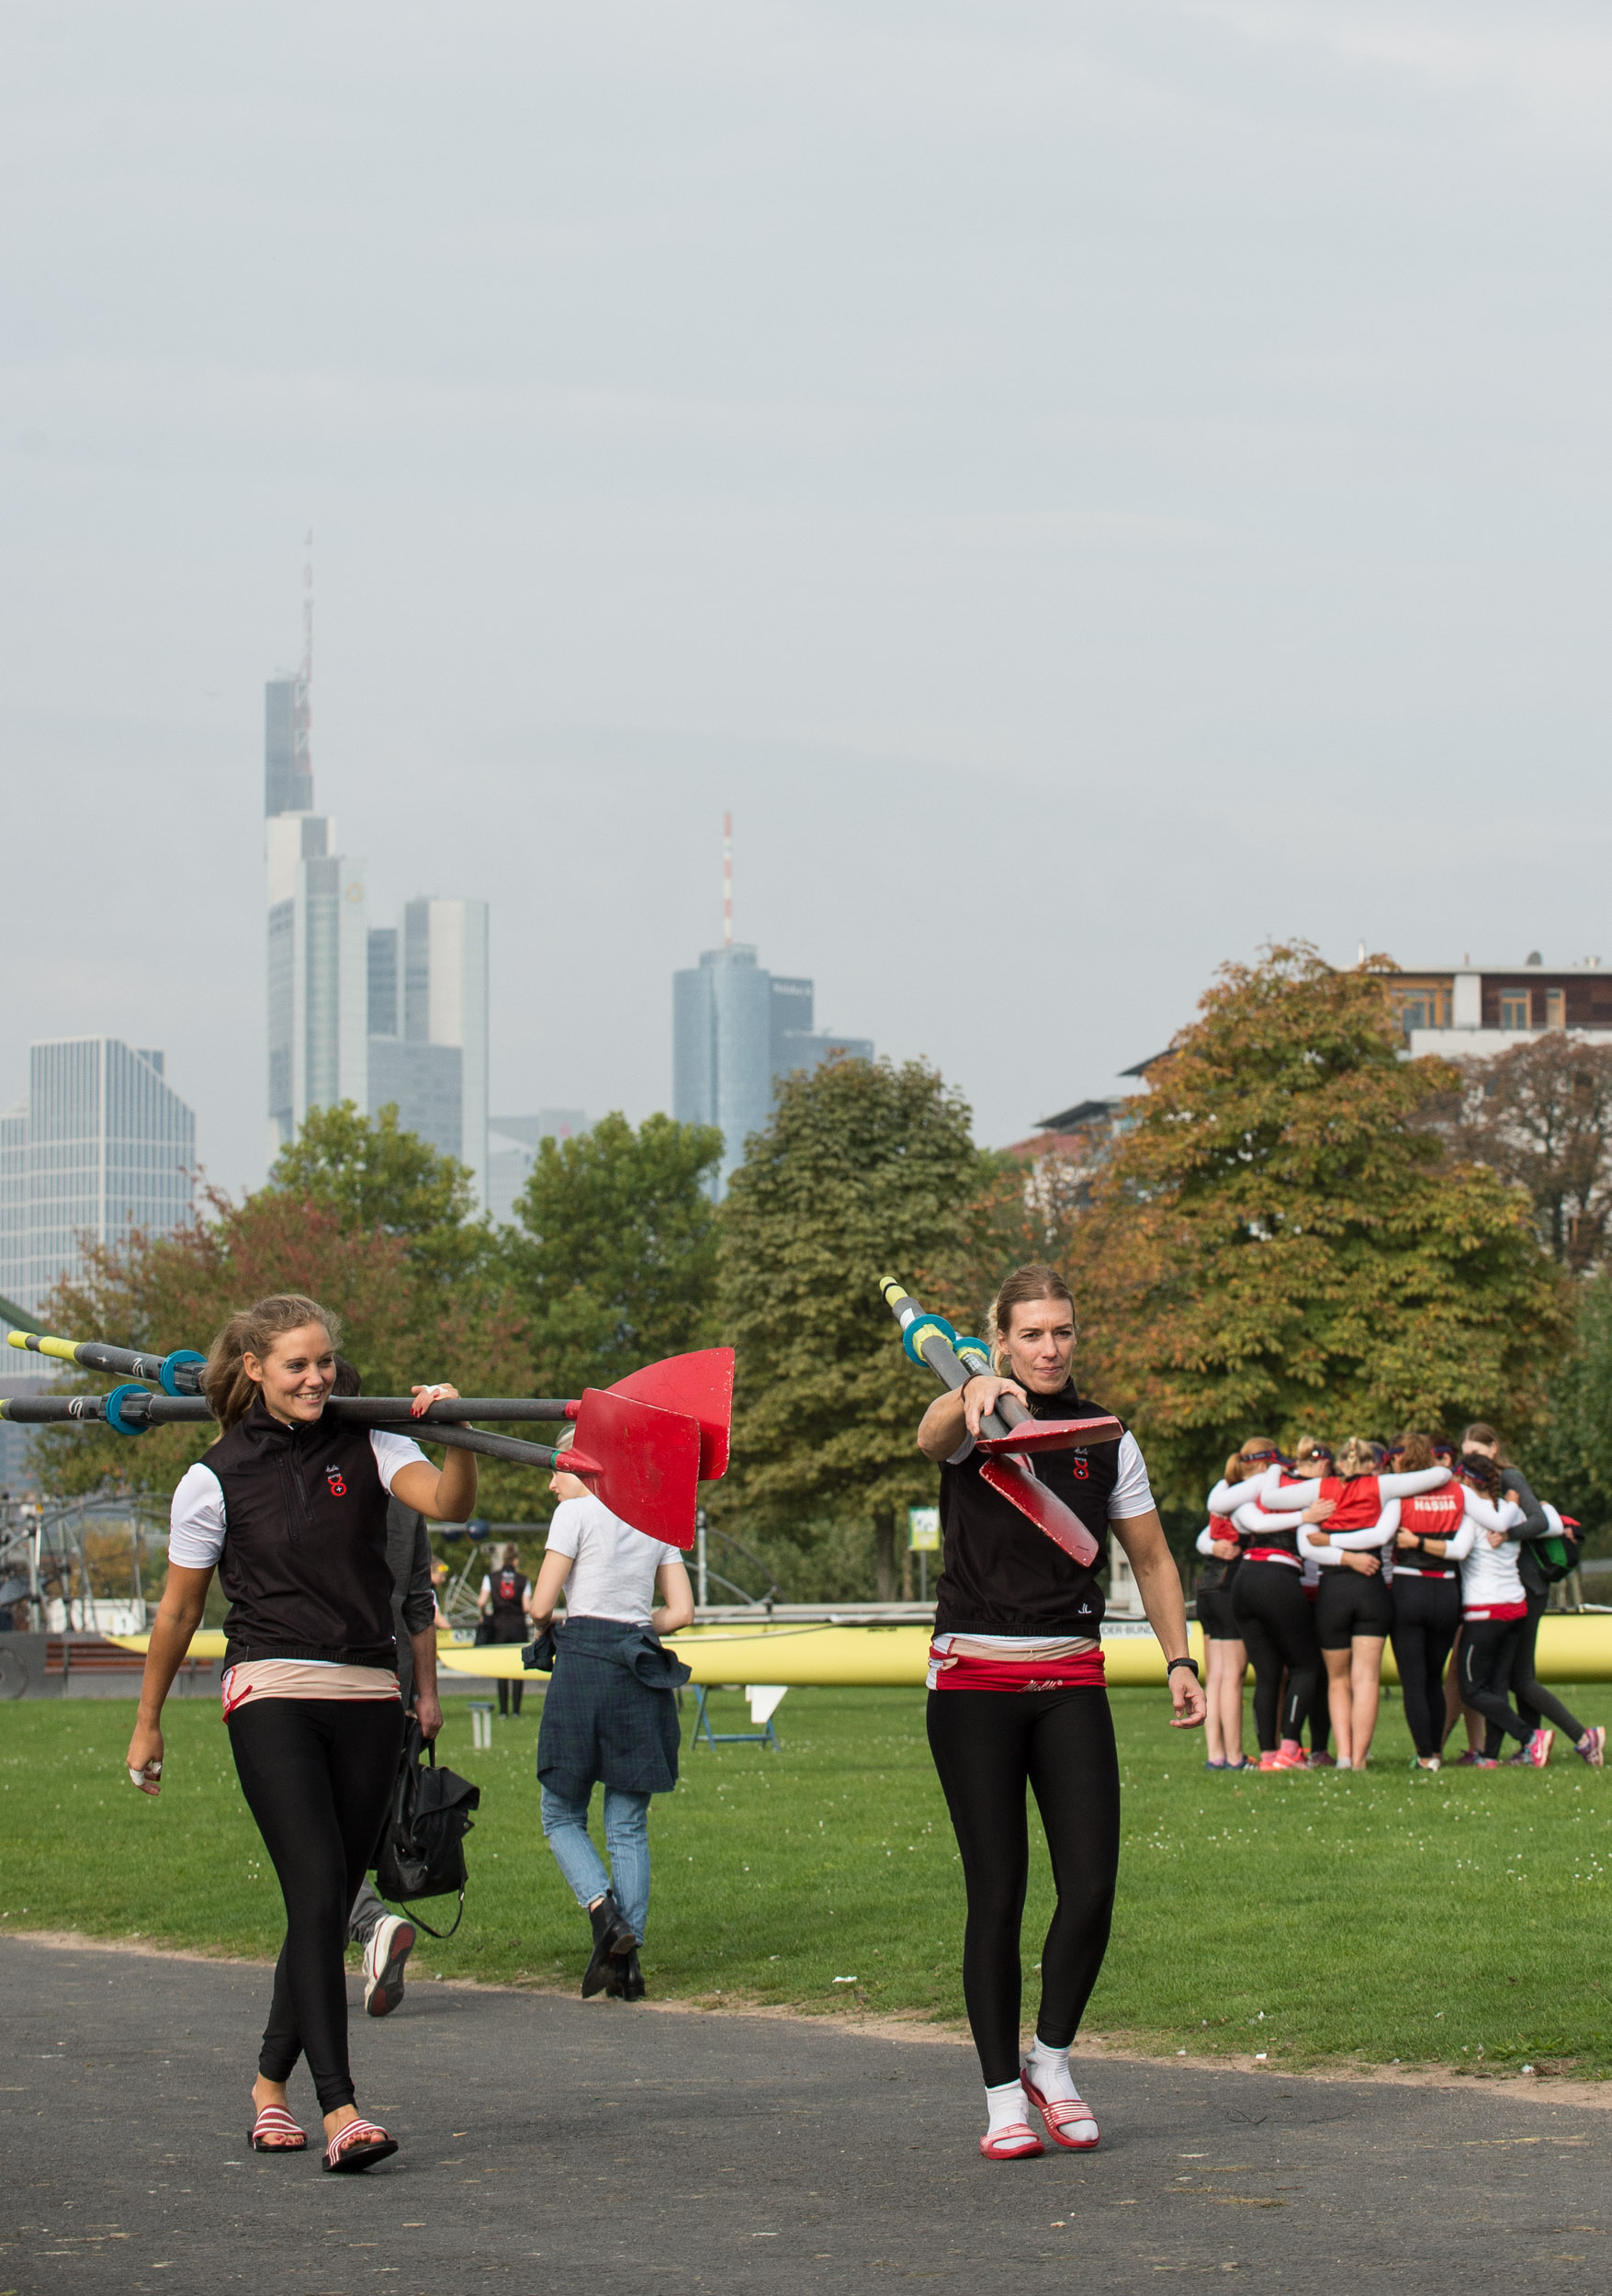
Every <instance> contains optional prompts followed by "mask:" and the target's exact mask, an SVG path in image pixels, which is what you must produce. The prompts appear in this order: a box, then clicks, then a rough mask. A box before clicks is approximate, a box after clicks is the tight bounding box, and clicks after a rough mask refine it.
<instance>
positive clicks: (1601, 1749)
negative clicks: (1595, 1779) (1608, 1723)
mask: <svg viewBox="0 0 1612 2296" xmlns="http://www.w3.org/2000/svg"><path fill="white" fill-rule="evenodd" d="M1574 1750H1575V1751H1576V1752H1578V1753H1580V1754H1582V1755H1583V1756H1584V1759H1585V1761H1586V1762H1588V1764H1589V1766H1590V1768H1591V1769H1592V1770H1599V1769H1601V1768H1602V1767H1603V1765H1604V1764H1605V1762H1606V1731H1605V1730H1603V1729H1602V1727H1601V1725H1600V1724H1599V1723H1598V1722H1597V1723H1596V1724H1595V1727H1594V1729H1591V1730H1586V1731H1585V1732H1584V1736H1583V1737H1582V1738H1580V1740H1579V1742H1578V1745H1577V1747H1576V1748H1575V1749H1574Z"/></svg>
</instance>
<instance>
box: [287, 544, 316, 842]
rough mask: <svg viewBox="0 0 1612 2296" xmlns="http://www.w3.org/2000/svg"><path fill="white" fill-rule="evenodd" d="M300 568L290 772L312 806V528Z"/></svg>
mask: <svg viewBox="0 0 1612 2296" xmlns="http://www.w3.org/2000/svg"><path fill="white" fill-rule="evenodd" d="M303 547H304V549H306V550H307V552H308V556H307V558H306V559H305V560H303V564H302V666H301V668H300V669H299V671H298V673H297V698H296V703H295V707H294V710H293V716H292V728H291V746H292V765H291V772H292V775H293V776H294V778H295V779H297V780H299V781H303V780H305V781H306V782H307V784H308V803H309V805H310V806H311V805H312V803H313V528H312V527H311V526H310V527H309V529H308V534H307V537H306V539H305V542H304V545H303Z"/></svg>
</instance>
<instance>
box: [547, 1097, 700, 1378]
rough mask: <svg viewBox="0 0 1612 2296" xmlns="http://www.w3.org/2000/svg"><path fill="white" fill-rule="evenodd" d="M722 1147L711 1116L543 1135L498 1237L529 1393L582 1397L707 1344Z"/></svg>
mask: <svg viewBox="0 0 1612 2296" xmlns="http://www.w3.org/2000/svg"><path fill="white" fill-rule="evenodd" d="M721 1153H722V1136H721V1134H720V1133H719V1132H717V1131H715V1130H714V1129H713V1128H712V1127H711V1126H710V1125H686V1124H675V1123H673V1121H672V1119H671V1117H670V1116H659V1115H657V1116H649V1117H648V1118H647V1119H646V1120H645V1122H644V1123H643V1125H641V1126H640V1127H639V1128H638V1130H637V1131H636V1132H635V1131H634V1129H633V1127H632V1125H629V1124H628V1123H627V1121H626V1117H625V1116H621V1115H610V1116H605V1117H604V1118H603V1119H602V1121H601V1122H600V1123H598V1124H596V1125H594V1126H593V1128H592V1131H591V1132H588V1133H585V1134H584V1135H583V1136H582V1137H581V1138H579V1139H574V1140H545V1141H544V1142H543V1144H542V1146H541V1147H540V1148H539V1149H538V1152H537V1161H536V1163H535V1165H534V1166H533V1169H532V1172H531V1176H530V1178H529V1179H528V1180H527V1182H526V1185H525V1187H524V1190H523V1191H522V1193H521V1195H520V1197H519V1199H518V1201H517V1203H516V1205H515V1225H514V1226H513V1227H510V1228H506V1229H505V1230H504V1231H503V1235H502V1256H503V1262H504V1266H505V1268H506V1269H507V1272H508V1278H509V1285H510V1295H511V1302H512V1306H513V1310H514V1312H515V1313H517V1314H518V1315H519V1317H520V1318H521V1321H522V1324H523V1327H524V1335H525V1336H524V1345H525V1349H526V1360H527V1363H528V1364H529V1366H530V1374H531V1376H532V1380H533V1385H532V1386H531V1387H530V1388H529V1389H528V1390H527V1392H528V1393H540V1394H547V1395H580V1394H581V1391H582V1389H583V1388H584V1387H587V1386H592V1387H606V1386H609V1385H610V1384H611V1382H612V1381H613V1380H616V1379H620V1378H623V1377H625V1375H626V1374H627V1373H628V1372H630V1371H637V1369H638V1367H639V1366H640V1365H641V1364H644V1363H653V1362H655V1361H656V1360H657V1359H658V1358H659V1357H660V1356H663V1355H680V1354H682V1353H684V1352H687V1351H688V1350H689V1349H691V1348H697V1347H705V1346H709V1345H710V1344H711V1343H712V1339H713V1329H714V1327H713V1322H712V1311H713V1305H714V1294H715V1285H716V1217H717V1215H716V1205H714V1204H713V1203H712V1201H711V1198H710V1196H709V1195H708V1194H707V1193H706V1182H707V1181H708V1179H709V1177H710V1174H711V1173H712V1171H714V1170H715V1168H716V1161H717V1159H718V1158H719V1157H720V1155H721Z"/></svg>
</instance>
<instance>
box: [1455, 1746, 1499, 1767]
mask: <svg viewBox="0 0 1612 2296" xmlns="http://www.w3.org/2000/svg"><path fill="white" fill-rule="evenodd" d="M1486 1759H1487V1757H1486V1756H1484V1755H1482V1754H1474V1753H1473V1752H1472V1749H1471V1747H1470V1746H1469V1747H1468V1748H1467V1750H1466V1752H1465V1753H1464V1754H1458V1755H1457V1756H1456V1758H1455V1759H1454V1761H1453V1762H1451V1764H1450V1768H1451V1769H1452V1770H1481V1769H1482V1767H1483V1764H1484V1761H1485V1760H1486ZM1491 1766H1492V1767H1493V1765H1491Z"/></svg>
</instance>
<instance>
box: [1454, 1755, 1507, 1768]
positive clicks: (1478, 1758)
mask: <svg viewBox="0 0 1612 2296" xmlns="http://www.w3.org/2000/svg"><path fill="white" fill-rule="evenodd" d="M1461 1759H1462V1761H1463V1762H1466V1761H1470V1763H1471V1768H1472V1769H1473V1770H1498V1769H1499V1767H1500V1763H1499V1759H1498V1758H1497V1757H1496V1756H1495V1755H1493V1754H1473V1755H1471V1756H1470V1757H1469V1756H1467V1755H1465V1754H1463V1755H1462V1756H1461Z"/></svg>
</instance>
